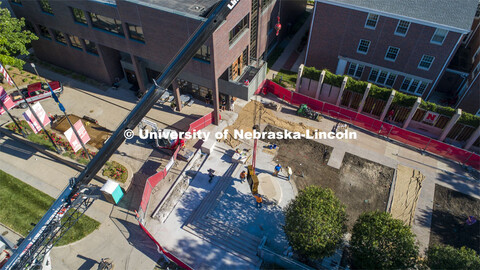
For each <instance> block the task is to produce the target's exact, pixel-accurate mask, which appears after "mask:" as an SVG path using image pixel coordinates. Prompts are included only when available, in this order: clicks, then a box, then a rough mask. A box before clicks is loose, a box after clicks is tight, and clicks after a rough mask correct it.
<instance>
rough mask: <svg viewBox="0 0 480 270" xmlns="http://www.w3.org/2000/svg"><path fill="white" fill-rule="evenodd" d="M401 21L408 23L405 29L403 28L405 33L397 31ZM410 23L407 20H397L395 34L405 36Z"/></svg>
mask: <svg viewBox="0 0 480 270" xmlns="http://www.w3.org/2000/svg"><path fill="white" fill-rule="evenodd" d="M402 22H406V23H408V26H407V30H405V33H400V32H398V27H400V24H401V23H402ZM410 24H411V22H409V21H404V20H398V24H397V28H395V35H397V36H401V37H404V36H406V35H407V33H408V29H410Z"/></svg>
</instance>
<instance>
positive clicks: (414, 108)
mask: <svg viewBox="0 0 480 270" xmlns="http://www.w3.org/2000/svg"><path fill="white" fill-rule="evenodd" d="M420 103H422V98H420V97H418V98H417V101H415V104H413V107H412V109H411V110H410V113H409V114H408V117H407V119H406V120H405V122H403V126H402V128H407V127H408V125H409V124H410V121H412V118H413V116H414V115H415V113H416V112H417V109H418V106H420Z"/></svg>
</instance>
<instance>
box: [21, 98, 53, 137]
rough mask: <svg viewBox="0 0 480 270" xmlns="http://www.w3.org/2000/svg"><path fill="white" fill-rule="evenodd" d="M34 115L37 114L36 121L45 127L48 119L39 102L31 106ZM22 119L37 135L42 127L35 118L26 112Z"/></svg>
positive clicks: (28, 111)
mask: <svg viewBox="0 0 480 270" xmlns="http://www.w3.org/2000/svg"><path fill="white" fill-rule="evenodd" d="M31 107H32V109H33V111H34V112H35V114H37V116H38V119H40V121H42V124H43V126H46V125H48V124H49V123H50V118H48V116H47V113H46V112H45V110H44V109H43V107H42V105H40V103H39V102H37V103H35V105H33V106H31ZM23 117H25V120H27V123H28V125H30V127H31V128H32V130H33V132H35V134H37V133H38V132H39V131H40V130H42V126H41V125H40V124H39V123H38V121H37V119H36V118H35V116H33V114H32V112H31V111H30V110H26V111H25V112H24V113H23Z"/></svg>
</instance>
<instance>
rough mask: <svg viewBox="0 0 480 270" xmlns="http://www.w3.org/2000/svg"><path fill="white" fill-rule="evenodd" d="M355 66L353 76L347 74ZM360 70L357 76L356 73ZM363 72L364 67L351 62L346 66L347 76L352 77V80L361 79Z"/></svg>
mask: <svg viewBox="0 0 480 270" xmlns="http://www.w3.org/2000/svg"><path fill="white" fill-rule="evenodd" d="M353 65H355V71H354V72H353V75H352V74H350V73H349V71H350V68H351V67H352V66H353ZM359 68H361V69H362V71H361V72H360V76H357V72H358V69H359ZM364 70H365V66H364V65H360V64H358V63H353V62H351V63H350V65H349V66H348V69H347V75H349V76H352V77H353V78H360V77H362V74H363V71H364Z"/></svg>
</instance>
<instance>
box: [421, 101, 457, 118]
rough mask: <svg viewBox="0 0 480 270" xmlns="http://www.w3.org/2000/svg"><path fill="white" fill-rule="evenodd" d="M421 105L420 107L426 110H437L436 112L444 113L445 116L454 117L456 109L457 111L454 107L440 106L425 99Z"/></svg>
mask: <svg viewBox="0 0 480 270" xmlns="http://www.w3.org/2000/svg"><path fill="white" fill-rule="evenodd" d="M419 107H420V109H424V110H427V111H431V112H436V113H439V114H443V115H445V116H450V117H452V116H453V115H454V114H455V111H456V110H455V109H454V108H451V107H444V106H440V105H438V104H435V103H433V102H429V101H424V100H422V103H421V104H420V106H419Z"/></svg>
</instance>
